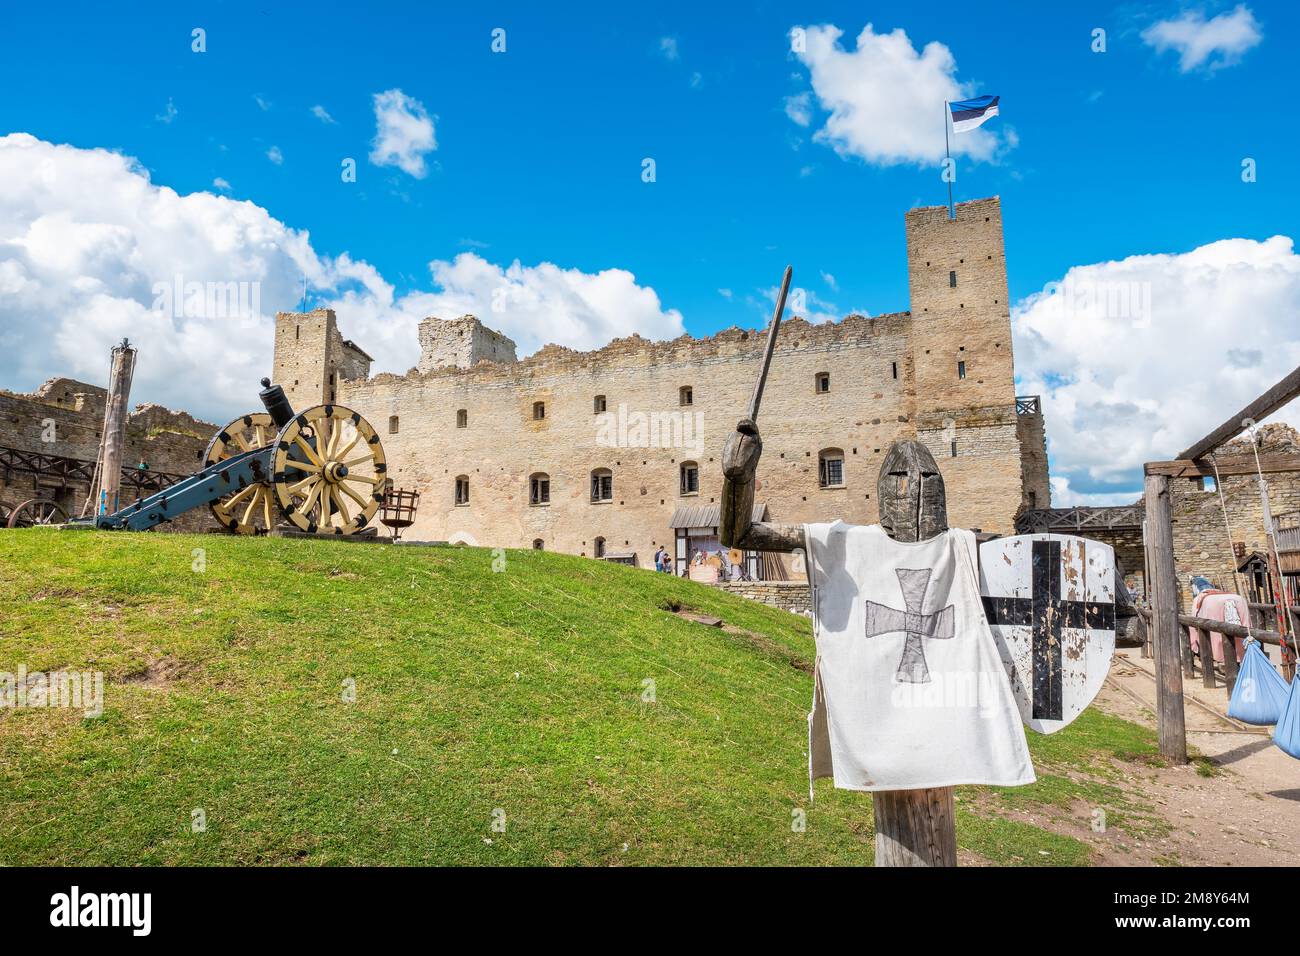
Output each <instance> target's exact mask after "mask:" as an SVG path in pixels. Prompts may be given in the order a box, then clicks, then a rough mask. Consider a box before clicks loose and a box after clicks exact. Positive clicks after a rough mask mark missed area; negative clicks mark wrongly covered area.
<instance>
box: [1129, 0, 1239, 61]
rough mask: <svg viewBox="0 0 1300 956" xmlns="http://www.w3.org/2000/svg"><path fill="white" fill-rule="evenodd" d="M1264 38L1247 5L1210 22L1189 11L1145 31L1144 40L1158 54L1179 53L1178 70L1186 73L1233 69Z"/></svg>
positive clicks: (1202, 14)
mask: <svg viewBox="0 0 1300 956" xmlns="http://www.w3.org/2000/svg"><path fill="white" fill-rule="evenodd" d="M1263 39H1264V34H1263V32H1262V31H1261V30H1260V25H1259V21H1258V20H1256V19H1255V15H1254V14H1253V13H1251V11H1250V8H1249V7H1247V6H1246V5H1245V4H1241V5H1239V6H1238V7H1237V8H1236V9H1235V10H1233V11H1232V12H1231V13H1221V14H1219V15H1218V16H1217V17H1213V18H1212V19H1209V20H1207V19H1205V14H1204V13H1202V12H1200V11H1199V10H1189V11H1187V12H1185V13H1183V14H1182V15H1181V16H1178V17H1175V18H1173V19H1171V20H1161V21H1159V22H1157V23H1153V24H1152V25H1151V26H1149V27H1147V28H1146V29H1145V30H1143V31H1142V40H1143V41H1144V42H1145V43H1146V44H1147V45H1148V46H1151V47H1153V48H1154V49H1155V51H1156V52H1157V53H1164V52H1166V51H1167V50H1173V51H1174V52H1176V53H1177V54H1178V69H1179V70H1181V71H1182V72H1183V73H1189V72H1191V71H1192V70H1195V69H1197V68H1199V67H1202V66H1204V67H1205V68H1206V69H1207V70H1217V69H1221V68H1222V67H1225V66H1232V65H1233V64H1234V63H1236V62H1238V61H1239V60H1240V59H1241V57H1242V54H1244V53H1245V52H1246V51H1247V50H1249V49H1251V48H1252V47H1255V46H1258V45H1259V43H1260V41H1261V40H1263Z"/></svg>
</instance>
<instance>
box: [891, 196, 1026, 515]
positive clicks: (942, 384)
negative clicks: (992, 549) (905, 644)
mask: <svg viewBox="0 0 1300 956" xmlns="http://www.w3.org/2000/svg"><path fill="white" fill-rule="evenodd" d="M905 221H906V226H907V273H908V285H909V287H910V290H911V299H912V308H911V322H912V337H911V341H912V363H913V382H914V386H915V395H916V398H915V402H916V404H915V406H914V421H915V425H916V434H917V438H918V439H919V440H920V441H922V442H924V443H925V445H926V447H928V448H929V449H930V451H931V453H932V454H933V455H934V457H935V461H936V462H937V463H938V465H939V469H940V471H942V472H943V475H944V481H945V484H946V485H947V487H948V518H949V521H950V523H951V524H952V525H953V526H954V527H964V528H980V529H982V530H984V531H995V532H1000V533H1009V532H1012V531H1013V530H1014V520H1015V516H1016V514H1017V513H1018V512H1019V511H1020V510H1021V509H1022V508H1025V507H1047V505H1048V499H1049V497H1050V495H1049V493H1048V490H1047V487H1046V486H1047V477H1046V476H1047V460H1046V452H1045V449H1044V448H1043V432H1042V420H1041V412H1040V411H1039V409H1038V404H1037V402H1036V401H1035V402H1033V403H1029V402H1028V401H1027V402H1025V403H1020V402H1017V401H1016V384H1015V368H1014V365H1013V360H1012V349H1011V310H1010V307H1009V305H1008V303H1007V266H1006V254H1005V252H1004V251H1003V245H1002V206H1001V203H1000V202H999V200H998V199H997V197H994V198H992V199H979V200H975V201H974V202H965V203H960V204H958V205H957V207H956V209H955V216H954V217H953V218H949V216H948V207H947V206H925V207H922V208H920V209H913V210H911V211H910V212H908V213H907V215H906V217H905ZM1027 415H1028V416H1037V417H1036V418H1035V420H1034V421H1030V420H1029V419H1028V418H1026V416H1027ZM1034 426H1036V427H1034ZM1040 475H1041V480H1039V479H1040Z"/></svg>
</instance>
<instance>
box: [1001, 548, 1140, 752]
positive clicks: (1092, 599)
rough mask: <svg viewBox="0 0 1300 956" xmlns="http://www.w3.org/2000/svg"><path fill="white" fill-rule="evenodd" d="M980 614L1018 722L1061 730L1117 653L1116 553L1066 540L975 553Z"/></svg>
mask: <svg viewBox="0 0 1300 956" xmlns="http://www.w3.org/2000/svg"><path fill="white" fill-rule="evenodd" d="M980 593H981V594H982V595H983V597H984V614H985V616H986V617H987V618H988V622H989V627H990V629H991V630H992V631H993V638H994V640H995V641H996V643H997V645H998V653H999V654H1001V655H1002V663H1003V664H1004V665H1005V666H1006V669H1007V675H1008V676H1009V677H1010V678H1011V689H1012V693H1013V694H1014V695H1015V698H1016V705H1017V706H1018V707H1019V708H1020V717H1021V719H1022V720H1024V722H1025V723H1026V724H1027V725H1028V726H1029V727H1030V728H1031V729H1032V730H1036V731H1038V732H1039V733H1040V734H1050V733H1054V732H1056V731H1058V730H1060V729H1061V728H1062V727H1064V726H1065V725H1066V724H1068V723H1070V721H1072V720H1074V718H1076V717H1078V716H1079V714H1081V713H1082V712H1083V709H1084V708H1085V707H1087V706H1088V704H1090V703H1091V702H1092V699H1093V698H1094V697H1096V696H1097V691H1099V690H1101V683H1102V681H1103V680H1105V679H1106V672H1107V671H1109V670H1110V658H1111V654H1113V653H1114V651H1115V549H1114V548H1112V547H1111V546H1110V545H1108V544H1103V543H1102V542H1100V541H1091V540H1089V539H1087V538H1079V537H1076V536H1074V535H1072V534H1022V535H1015V536H1014V537H1010V538H995V539H993V540H992V541H986V542H984V543H983V544H981V545H980Z"/></svg>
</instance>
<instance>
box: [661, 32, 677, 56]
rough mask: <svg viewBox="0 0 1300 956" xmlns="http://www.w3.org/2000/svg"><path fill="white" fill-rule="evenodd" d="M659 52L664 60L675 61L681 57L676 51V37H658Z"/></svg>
mask: <svg viewBox="0 0 1300 956" xmlns="http://www.w3.org/2000/svg"><path fill="white" fill-rule="evenodd" d="M659 52H660V53H661V54H662V55H663V57H664V59H665V60H676V59H678V58H680V57H681V53H680V52H679V51H678V49H677V37H660V38H659Z"/></svg>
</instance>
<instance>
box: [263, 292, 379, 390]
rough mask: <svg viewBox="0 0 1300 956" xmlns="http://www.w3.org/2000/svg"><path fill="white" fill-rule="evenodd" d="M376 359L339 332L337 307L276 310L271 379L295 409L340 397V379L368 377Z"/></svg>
mask: <svg viewBox="0 0 1300 956" xmlns="http://www.w3.org/2000/svg"><path fill="white" fill-rule="evenodd" d="M372 361H373V359H371V357H370V356H369V355H367V354H366V353H365V352H364V351H362V349H361V348H360V347H359V346H358V345H357V344H356V343H354V342H351V341H349V340H348V339H345V338H343V336H342V335H341V334H340V333H339V328H338V320H337V319H336V318H335V316H334V310H333V309H313V310H312V311H311V312H277V313H276V314H275V359H274V364H273V367H272V372H271V380H272V381H273V382H275V384H277V385H279V386H281V387H282V388H283V389H284V394H285V395H286V396H287V397H288V399H289V404H290V405H292V406H293V409H294V411H298V412H300V411H302V410H303V409H305V408H311V407H312V406H313V405H323V404H325V403H327V402H334V401H338V393H339V382H340V381H343V380H345V379H365V378H367V377H368V376H369V375H370V363H371V362H372Z"/></svg>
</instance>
